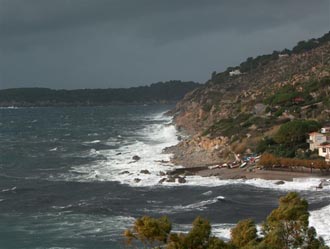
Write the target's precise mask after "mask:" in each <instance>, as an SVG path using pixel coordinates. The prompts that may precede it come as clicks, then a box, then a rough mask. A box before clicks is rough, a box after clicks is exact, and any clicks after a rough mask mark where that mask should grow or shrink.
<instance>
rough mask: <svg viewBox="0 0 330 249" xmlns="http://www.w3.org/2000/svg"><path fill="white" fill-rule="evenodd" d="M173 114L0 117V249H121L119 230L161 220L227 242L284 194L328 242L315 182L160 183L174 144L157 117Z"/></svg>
mask: <svg viewBox="0 0 330 249" xmlns="http://www.w3.org/2000/svg"><path fill="white" fill-rule="evenodd" d="M171 107H172V106H165V105H155V106H112V107H79V108H77V107H76V108H3V109H0V249H2V248H4V249H7V248H8V249H10V248H54V249H55V248H57V249H59V248H86V249H87V248H88V249H91V248H124V244H123V238H122V233H123V230H124V229H125V228H127V227H129V226H130V225H131V224H132V223H133V222H134V219H135V218H136V217H140V216H142V215H151V216H155V217H159V216H161V215H168V216H169V217H170V219H171V220H172V221H173V223H174V230H176V231H187V230H188V229H189V227H190V224H191V222H192V221H193V219H194V218H195V217H196V216H197V215H201V216H203V217H206V218H208V219H210V220H211V221H212V224H213V231H214V234H215V235H217V236H219V237H222V238H228V236H229V231H230V228H231V227H232V226H233V224H234V223H236V222H237V221H238V220H240V219H243V218H250V217H251V218H254V219H256V221H257V222H258V223H260V222H261V221H262V220H263V219H265V217H266V215H267V214H268V213H269V212H270V211H271V210H272V209H273V208H275V207H276V205H277V200H278V198H279V197H280V196H282V195H285V194H286V193H287V192H288V191H291V190H295V191H299V192H300V193H301V194H302V195H303V196H304V197H306V198H307V200H308V201H309V203H310V210H311V223H312V225H314V226H316V228H317V230H318V231H319V233H320V234H322V235H324V236H325V238H326V239H327V241H328V242H330V236H329V234H330V230H329V226H328V224H330V218H329V217H330V195H329V193H330V188H329V187H326V188H324V189H323V190H321V191H315V186H316V185H317V184H318V183H319V179H305V180H301V179H297V180H296V181H294V182H291V183H286V184H284V185H280V186H278V185H275V184H274V182H271V181H263V180H248V181H243V180H227V181H221V180H218V179H216V178H202V177H197V176H191V177H187V183H186V184H179V183H166V184H164V185H161V184H158V181H159V180H160V179H161V178H162V177H161V176H159V172H160V171H166V170H168V169H171V168H172V167H173V166H172V165H170V164H168V163H165V164H164V163H161V162H160V161H161V160H168V159H169V157H170V155H164V154H162V153H161V151H162V149H163V148H164V147H166V146H170V145H174V144H175V143H177V137H176V136H177V132H176V130H175V128H174V126H173V125H171V124H170V123H171V119H170V117H166V116H163V115H162V113H163V112H165V111H166V110H168V109H170V108H171ZM134 155H139V156H140V157H141V160H139V161H137V162H134V160H132V157H133V156H134ZM144 169H147V170H149V171H150V174H142V173H140V171H141V170H144ZM124 171H128V172H129V173H126V174H123V172H124ZM136 178H139V179H140V180H141V181H140V182H136V181H135V180H134V179H136Z"/></svg>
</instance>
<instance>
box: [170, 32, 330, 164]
mask: <svg viewBox="0 0 330 249" xmlns="http://www.w3.org/2000/svg"><path fill="white" fill-rule="evenodd" d="M234 70H240V73H237V75H232V76H231V75H230V72H232V71H234ZM329 93H330V32H329V33H327V34H325V35H324V36H323V37H321V38H319V39H312V40H309V41H302V42H299V43H298V44H297V46H295V47H294V48H293V49H292V50H288V49H285V50H283V51H281V52H276V51H275V52H274V53H273V54H270V55H263V56H258V57H257V58H255V59H253V58H248V59H247V60H246V61H245V62H243V63H241V64H240V65H239V66H237V67H231V68H228V69H227V70H226V71H225V72H222V73H218V74H217V73H215V72H214V73H213V74H212V78H211V79H210V80H209V81H208V82H207V83H206V84H205V85H203V86H202V87H200V88H198V89H195V90H194V91H192V92H190V93H188V94H187V95H186V96H185V97H184V99H183V100H182V101H180V102H179V103H178V104H177V106H176V108H175V109H174V110H172V112H171V113H172V114H174V116H175V122H176V124H177V126H178V127H179V128H180V129H181V128H182V129H183V130H184V131H185V132H186V133H188V134H189V135H190V138H189V139H186V140H184V141H182V142H181V143H180V144H179V145H178V146H177V147H176V148H175V149H173V148H172V149H169V150H170V151H171V152H174V153H175V156H174V161H175V162H177V163H180V164H185V165H189V166H195V165H203V164H212V163H216V162H223V161H228V160H235V153H236V154H237V153H239V154H241V153H249V152H256V151H257V150H258V146H260V144H261V143H262V141H264V140H265V139H268V138H272V136H273V135H274V134H275V133H276V131H277V130H278V128H279V127H280V125H281V124H284V123H286V122H289V121H290V120H293V119H302V120H305V119H315V120H317V121H318V122H319V123H320V124H322V125H323V124H327V123H328V122H329V120H330V101H329V97H328V96H329ZM296 149H300V148H296ZM292 153H293V152H292ZM292 153H291V154H292Z"/></svg>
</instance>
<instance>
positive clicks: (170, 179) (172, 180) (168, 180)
mask: <svg viewBox="0 0 330 249" xmlns="http://www.w3.org/2000/svg"><path fill="white" fill-rule="evenodd" d="M166 181H167V182H175V177H169V178H167V179H166Z"/></svg>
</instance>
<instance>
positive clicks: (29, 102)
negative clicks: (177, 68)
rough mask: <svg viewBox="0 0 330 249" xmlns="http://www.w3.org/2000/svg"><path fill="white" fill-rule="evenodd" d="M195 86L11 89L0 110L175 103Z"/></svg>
mask: <svg viewBox="0 0 330 249" xmlns="http://www.w3.org/2000/svg"><path fill="white" fill-rule="evenodd" d="M198 86H200V84H198V83H195V82H181V81H169V82H158V83H154V84H151V85H150V86H141V87H131V88H117V89H111V88H109V89H78V90H52V89H48V88H12V89H4V90H0V106H2V107H5V106H98V105H110V104H145V103H176V102H177V101H178V100H180V99H181V98H182V97H183V96H184V95H185V94H186V93H187V92H189V91H191V90H193V89H195V88H197V87H198Z"/></svg>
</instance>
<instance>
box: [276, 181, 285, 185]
mask: <svg viewBox="0 0 330 249" xmlns="http://www.w3.org/2000/svg"><path fill="white" fill-rule="evenodd" d="M275 184H276V185H283V184H285V181H277V182H275Z"/></svg>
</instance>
